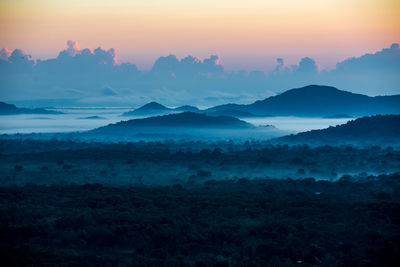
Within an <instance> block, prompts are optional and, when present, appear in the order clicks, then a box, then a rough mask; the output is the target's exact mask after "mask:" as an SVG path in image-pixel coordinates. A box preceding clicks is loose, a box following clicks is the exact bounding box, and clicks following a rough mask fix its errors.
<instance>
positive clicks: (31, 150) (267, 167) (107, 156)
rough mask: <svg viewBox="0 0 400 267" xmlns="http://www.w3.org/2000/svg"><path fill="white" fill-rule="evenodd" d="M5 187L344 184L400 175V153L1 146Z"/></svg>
mask: <svg viewBox="0 0 400 267" xmlns="http://www.w3.org/2000/svg"><path fill="white" fill-rule="evenodd" d="M0 153H1V154H0V173H1V176H0V184H1V185H13V184H17V185H24V184H27V183H34V184H47V185H51V184H54V183H71V182H74V183H77V184H85V183H102V184H113V185H125V184H146V185H149V184H164V185H166V184H176V183H180V184H186V183H194V184H198V183H204V182H206V181H207V180H213V179H214V180H222V179H235V180H237V179H239V178H241V177H247V178H266V177H272V178H288V177H290V178H301V179H302V178H308V177H313V178H315V179H325V180H331V181H334V180H337V179H339V178H340V177H342V176H343V175H352V176H354V175H359V176H360V177H367V176H368V175H371V174H372V175H377V174H385V173H392V172H396V171H398V170H399V169H400V150H398V149H395V148H391V147H387V148H381V147H379V146H375V147H367V148H357V147H351V146H340V147H332V146H321V147H309V146H305V145H302V146H288V145H271V144H268V143H262V142H244V143H233V142H214V143H204V142H182V143H175V142H164V143H161V142H137V143H112V144H102V143H76V142H72V141H56V140H53V141H32V140H24V141H20V140H1V141H0Z"/></svg>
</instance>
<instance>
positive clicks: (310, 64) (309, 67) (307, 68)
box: [295, 57, 318, 75]
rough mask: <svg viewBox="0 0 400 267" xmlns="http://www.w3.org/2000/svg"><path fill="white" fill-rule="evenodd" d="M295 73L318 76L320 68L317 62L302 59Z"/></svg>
mask: <svg viewBox="0 0 400 267" xmlns="http://www.w3.org/2000/svg"><path fill="white" fill-rule="evenodd" d="M295 71H297V72H299V73H301V74H311V75H313V74H316V73H317V72H318V66H317V64H316V63H315V60H314V59H312V58H309V57H305V58H302V59H301V60H300V62H299V65H298V67H297V68H296V69H295Z"/></svg>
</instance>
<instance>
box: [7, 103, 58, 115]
mask: <svg viewBox="0 0 400 267" xmlns="http://www.w3.org/2000/svg"><path fill="white" fill-rule="evenodd" d="M19 114H54V115H56V114H62V112H59V111H51V110H46V109H42V108H35V109H31V108H18V107H16V106H15V105H13V104H7V103H4V102H0V115H19Z"/></svg>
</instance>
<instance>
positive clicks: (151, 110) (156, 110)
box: [122, 102, 172, 116]
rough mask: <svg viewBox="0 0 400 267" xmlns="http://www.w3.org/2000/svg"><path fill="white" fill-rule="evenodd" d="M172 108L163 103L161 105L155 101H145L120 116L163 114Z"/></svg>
mask: <svg viewBox="0 0 400 267" xmlns="http://www.w3.org/2000/svg"><path fill="white" fill-rule="evenodd" d="M171 110H172V109H170V108H167V107H166V106H164V105H161V104H160V103H157V102H150V103H147V104H145V105H143V106H141V107H140V108H137V109H135V110H132V111H128V112H125V113H123V114H122V116H146V115H157V114H165V113H169V112H170V111H171Z"/></svg>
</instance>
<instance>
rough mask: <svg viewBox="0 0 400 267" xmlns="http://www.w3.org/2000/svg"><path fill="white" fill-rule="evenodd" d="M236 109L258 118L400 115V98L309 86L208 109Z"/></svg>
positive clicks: (398, 96) (397, 96) (399, 96)
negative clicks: (242, 102) (266, 116)
mask: <svg viewBox="0 0 400 267" xmlns="http://www.w3.org/2000/svg"><path fill="white" fill-rule="evenodd" d="M224 109H235V110H240V111H246V112H251V113H253V114H255V115H274V116H302V117H326V116H332V115H335V114H348V115H350V116H368V115H376V114H400V95H393V96H376V97H369V96H367V95H362V94H354V93H351V92H347V91H342V90H339V89H337V88H335V87H331V86H320V85H309V86H305V87H302V88H296V89H291V90H288V91H285V92H283V93H281V94H279V95H276V96H272V97H269V98H266V99H264V100H260V101H256V102H254V103H253V104H249V105H236V104H227V105H222V106H216V107H213V108H211V109H209V110H208V111H209V112H214V111H218V110H224Z"/></svg>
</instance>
